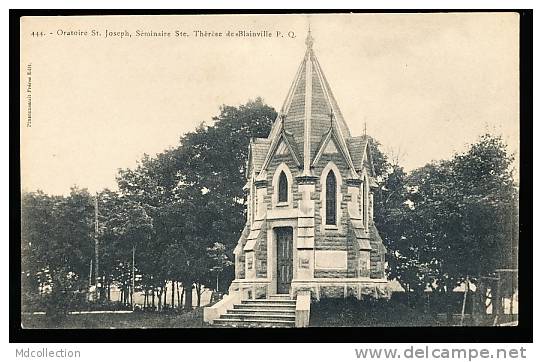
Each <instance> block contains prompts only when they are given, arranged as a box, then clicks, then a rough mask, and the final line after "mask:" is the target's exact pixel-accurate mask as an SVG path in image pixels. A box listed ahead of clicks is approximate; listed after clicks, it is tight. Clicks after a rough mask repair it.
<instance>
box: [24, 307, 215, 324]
mask: <svg viewBox="0 0 542 362" xmlns="http://www.w3.org/2000/svg"><path fill="white" fill-rule="evenodd" d="M22 326H23V328H29V329H32V328H40V329H42V328H43V329H54V328H58V329H88V328H93V329H117V328H119V329H126V328H132V329H133V328H206V327H207V326H206V325H205V324H204V323H203V308H196V309H194V310H193V311H190V312H182V313H176V312H164V313H158V312H134V313H126V314H78V315H67V316H64V317H62V318H60V319H53V318H51V317H48V316H47V315H28V314H23V315H22Z"/></svg>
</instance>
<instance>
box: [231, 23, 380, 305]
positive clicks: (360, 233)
mask: <svg viewBox="0 0 542 362" xmlns="http://www.w3.org/2000/svg"><path fill="white" fill-rule="evenodd" d="M313 43H314V41H313V38H312V36H311V34H310V31H309V35H308V36H307V39H306V45H307V49H306V52H305V56H304V57H303V60H302V61H301V64H300V66H299V68H298V70H297V73H296V75H295V78H294V80H293V82H292V84H291V87H290V90H289V92H288V94H287V96H286V100H285V101H284V105H283V107H282V108H281V111H280V113H279V115H278V117H277V119H276V121H275V122H274V124H273V127H272V130H271V132H270V134H269V136H268V137H267V138H255V139H252V140H251V142H250V145H249V159H248V167H247V173H246V177H247V184H246V191H247V193H248V210H247V211H248V212H247V221H246V225H245V228H244V230H243V232H242V234H241V237H240V238H239V241H238V243H237V246H236V248H235V250H234V254H235V280H234V281H233V282H232V285H231V286H230V291H234V292H240V293H241V295H242V298H243V299H266V298H270V297H272V296H275V295H285V294H286V295H289V296H290V297H292V298H295V296H296V293H297V292H298V291H300V290H308V291H310V292H311V296H312V298H315V299H320V298H325V297H347V296H354V297H356V298H361V296H363V295H372V296H375V297H382V296H388V295H389V291H388V288H387V287H386V286H387V280H386V277H385V274H384V268H385V253H386V248H385V247H384V245H383V243H382V239H381V238H380V236H379V234H378V230H377V229H376V227H375V224H374V222H373V190H374V188H375V187H377V183H376V179H375V171H374V167H373V162H372V156H371V148H370V140H369V138H368V137H367V136H366V135H364V136H356V137H354V136H352V135H351V134H350V130H349V129H348V126H347V124H346V122H345V120H344V118H343V115H342V113H341V110H340V109H339V106H338V104H337V101H336V100H335V98H334V96H333V93H332V92H331V88H330V86H329V83H328V81H327V79H326V77H325V75H324V73H323V71H322V68H321V66H320V63H319V62H318V59H317V58H316V55H315V53H314V50H313Z"/></svg>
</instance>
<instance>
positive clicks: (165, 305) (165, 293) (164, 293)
mask: <svg viewBox="0 0 542 362" xmlns="http://www.w3.org/2000/svg"><path fill="white" fill-rule="evenodd" d="M162 294H163V295H164V307H163V309H167V282H164V292H163V293H162Z"/></svg>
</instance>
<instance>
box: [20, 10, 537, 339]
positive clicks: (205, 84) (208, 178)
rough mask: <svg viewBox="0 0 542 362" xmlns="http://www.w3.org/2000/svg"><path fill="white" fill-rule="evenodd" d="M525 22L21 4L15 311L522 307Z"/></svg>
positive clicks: (76, 315)
mask: <svg viewBox="0 0 542 362" xmlns="http://www.w3.org/2000/svg"><path fill="white" fill-rule="evenodd" d="M519 26H520V16H519V15H518V14H517V13H515V12H458V13H454V12H447V13H446V12H442V13H430V12H420V13H413V12H411V13H357V14H346V13H345V14H329V13H328V14H318V13H312V14H280V15H279V14H261V15H236V14H224V15H218V14H212V15H211V14H209V15H148V16H144V15H137V16H136V15H103V16H94V15H87V16H74V15H70V16H23V17H21V19H20V125H19V128H20V157H21V159H20V160H21V189H22V193H21V269H22V270H21V321H22V327H23V328H24V329H34V328H39V329H42V328H76V329H80V328H192V327H193V328H237V327H256V328H258V327H264V328H304V327H338V326H341V327H366V326H379V327H397V326H402V327H409V326H412V327H446V326H460V327H461V326H462V327H468V326H509V327H514V326H517V324H518V315H520V312H519V311H520V306H521V305H522V304H521V303H520V301H519V299H518V295H519V294H518V289H519V288H518V271H519V270H520V268H521V265H520V264H519V263H518V250H519V249H520V248H519V189H520V177H519V175H520V168H519V165H520V156H521V155H520V153H519V149H520V147H519V146H520V142H519V134H520V132H519V126H520V119H519V110H520V91H519V90H520V87H519V83H520V82H519V77H520V73H519V69H520V61H519V51H520V46H519V44H520V37H519V29H520V27H519ZM527 242H529V243H530V241H527Z"/></svg>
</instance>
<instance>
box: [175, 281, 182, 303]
mask: <svg viewBox="0 0 542 362" xmlns="http://www.w3.org/2000/svg"><path fill="white" fill-rule="evenodd" d="M176 283H177V308H178V309H181V307H182V306H181V298H180V295H179V294H180V293H179V282H176Z"/></svg>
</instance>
